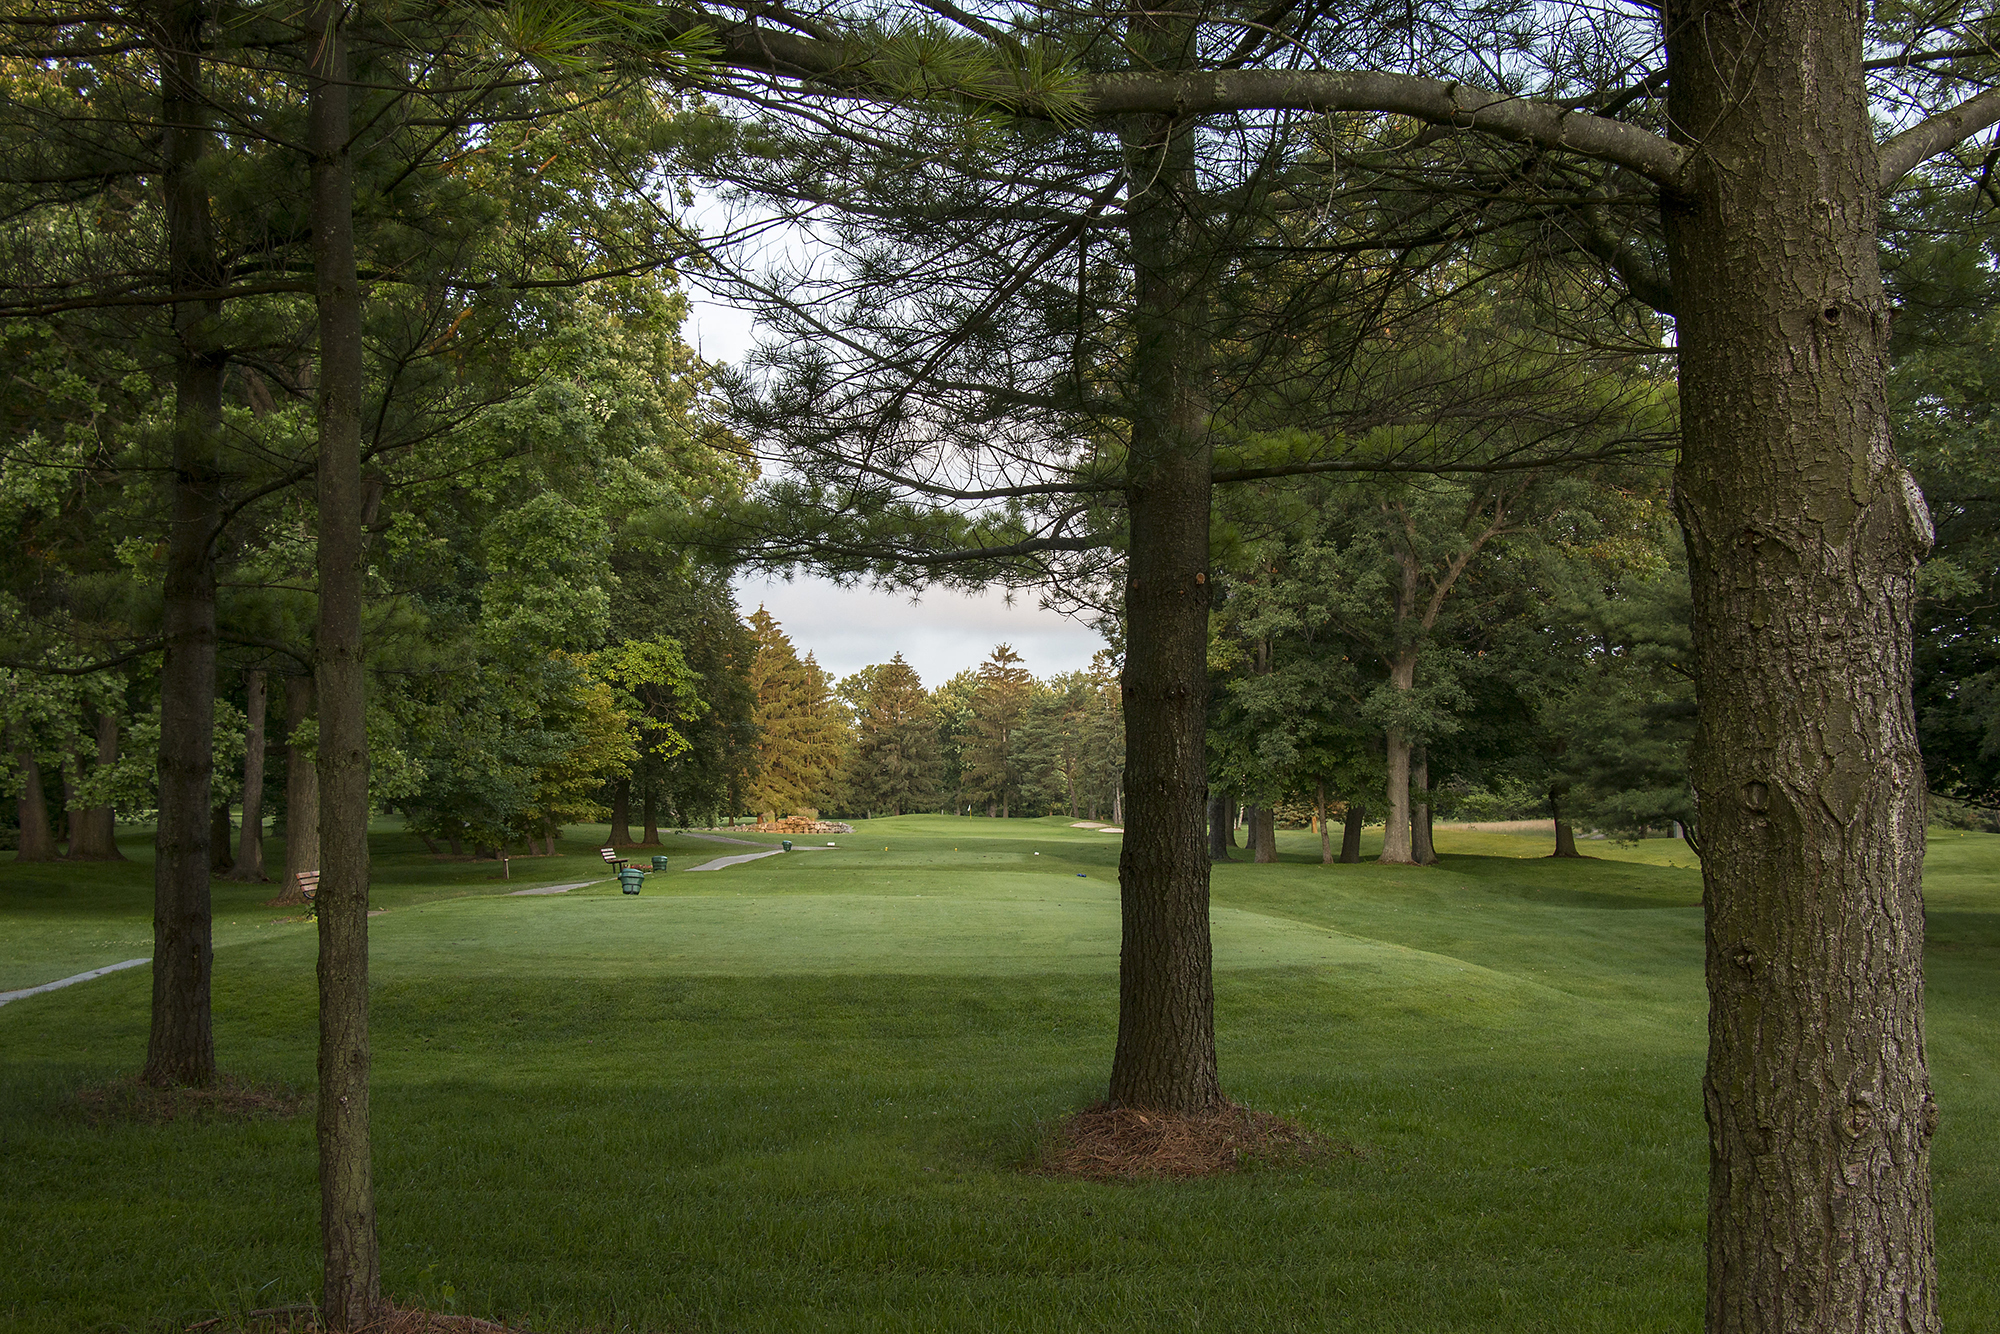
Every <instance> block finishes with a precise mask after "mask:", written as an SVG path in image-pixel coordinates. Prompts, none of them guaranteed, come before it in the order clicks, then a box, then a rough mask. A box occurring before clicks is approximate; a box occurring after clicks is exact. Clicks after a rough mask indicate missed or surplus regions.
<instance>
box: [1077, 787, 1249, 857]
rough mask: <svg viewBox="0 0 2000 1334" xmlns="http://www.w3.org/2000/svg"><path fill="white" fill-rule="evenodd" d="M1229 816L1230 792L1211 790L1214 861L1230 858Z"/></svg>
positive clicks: (1210, 834) (1210, 844) (1211, 851)
mask: <svg viewBox="0 0 2000 1334" xmlns="http://www.w3.org/2000/svg"><path fill="white" fill-rule="evenodd" d="M1229 817H1230V802H1229V794H1228V793H1227V792H1211V793H1210V794H1209V798H1208V859H1209V860H1210V861H1212V862H1226V861H1229V860H1230V856H1229ZM1092 818H1093V819H1094V818H1095V817H1094V816H1093V817H1092Z"/></svg>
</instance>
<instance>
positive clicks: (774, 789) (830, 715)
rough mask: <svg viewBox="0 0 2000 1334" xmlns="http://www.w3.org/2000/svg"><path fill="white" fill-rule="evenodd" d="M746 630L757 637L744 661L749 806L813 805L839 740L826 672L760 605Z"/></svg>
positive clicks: (834, 762)
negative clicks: (753, 738)
mask: <svg viewBox="0 0 2000 1334" xmlns="http://www.w3.org/2000/svg"><path fill="white" fill-rule="evenodd" d="M750 633H751V634H752V636H754V637H755V639H756V641H757V653H756V656H755V657H754V658H752V659H751V662H750V689H751V692H752V694H753V695H754V696H755V700H756V702H755V704H754V705H753V707H752V711H751V717H752V719H753V720H754V721H755V722H756V724H757V747H756V754H757V768H756V771H755V772H754V773H753V774H751V775H749V776H748V777H749V782H748V786H747V790H746V795H747V796H748V797H749V800H750V804H751V806H752V807H754V808H755V809H757V810H759V811H773V812H776V813H778V814H781V815H785V814H791V813H792V812H795V811H798V810H801V809H806V808H812V807H815V806H816V805H817V804H818V802H819V801H820V800H821V797H822V794H823V793H824V792H825V791H826V789H827V786H828V784H829V781H830V780H831V779H832V778H833V775H834V772H835V770H836V769H837V768H838V766H839V764H840V752H841V743H842V741H843V737H842V735H841V725H840V720H839V718H838V717H837V716H836V714H835V712H834V701H833V696H832V693H831V692H830V691H829V690H828V688H827V675H826V673H825V672H824V671H822V670H820V666H819V664H818V663H816V662H814V661H813V658H812V655H811V654H810V653H808V654H807V655H806V656H805V658H804V659H803V660H801V659H800V657H799V655H798V654H797V653H796V652H795V651H794V650H793V648H792V641H791V640H790V639H789V638H788V637H787V636H786V635H785V633H784V631H782V630H780V629H779V628H778V622H777V621H776V620H775V619H774V618H773V617H772V615H771V613H769V612H768V611H765V610H764V609H763V608H762V607H759V608H757V610H756V611H755V612H753V613H752V614H751V616H750Z"/></svg>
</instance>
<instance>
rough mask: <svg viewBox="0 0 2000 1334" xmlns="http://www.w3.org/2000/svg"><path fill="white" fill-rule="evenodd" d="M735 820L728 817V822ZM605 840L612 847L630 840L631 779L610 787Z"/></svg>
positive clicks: (622, 845)
mask: <svg viewBox="0 0 2000 1334" xmlns="http://www.w3.org/2000/svg"><path fill="white" fill-rule="evenodd" d="M735 822H736V820H735V817H734V816H731V817H730V823H731V824H734V823H735ZM605 841H606V842H607V843H609V844H610V845H611V846H612V847H614V848H622V847H626V846H628V845H629V844H630V843H631V842H632V780H631V779H629V778H621V779H619V780H618V782H617V783H616V784H615V785H614V786H613V787H612V789H611V832H610V834H609V835H607V836H606V838H605Z"/></svg>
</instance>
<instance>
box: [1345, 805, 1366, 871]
mask: <svg viewBox="0 0 2000 1334" xmlns="http://www.w3.org/2000/svg"><path fill="white" fill-rule="evenodd" d="M1367 819H1368V809H1367V807H1365V806H1363V805H1362V804H1361V803H1360V802H1358V801H1350V802H1348V803H1347V820H1346V822H1345V823H1344V824H1343V825H1342V827H1341V830H1340V860H1341V861H1343V862H1345V863H1346V864H1348V865H1349V866H1352V865H1354V864H1355V863H1356V862H1359V861H1360V860H1361V826H1362V825H1363V823H1365V822H1366V821H1367Z"/></svg>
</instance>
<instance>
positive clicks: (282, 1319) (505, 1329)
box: [183, 1305, 528, 1334]
mask: <svg viewBox="0 0 2000 1334" xmlns="http://www.w3.org/2000/svg"><path fill="white" fill-rule="evenodd" d="M183 1334H325V1331H324V1328H323V1327H322V1326H321V1325H320V1323H319V1313H318V1311H317V1310H316V1309H315V1308H313V1307H310V1306H280V1307H274V1308H273V1309H271V1310H268V1311H247V1312H245V1313H244V1314H243V1315H241V1316H217V1317H216V1318H215V1319H213V1320H203V1321H200V1322H199V1323H197V1324H192V1325H188V1326H187V1327H186V1328H185V1330H184V1331H183ZM351 1334H528V1331H527V1330H524V1329H523V1328H521V1326H519V1325H496V1324H494V1323H493V1322H492V1321H491V1320H481V1319H479V1318H478V1317H477V1316H469V1315H445V1314H443V1313H442V1312H438V1311H424V1310H419V1309H416V1308H414V1307H409V1308H398V1307H394V1306H386V1305H385V1306H384V1307H383V1308H382V1312H381V1314H380V1315H378V1316H376V1317H375V1319H373V1320H371V1321H369V1322H368V1323H367V1324H365V1325H357V1326H355V1328H354V1329H353V1330H352V1331H351Z"/></svg>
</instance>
